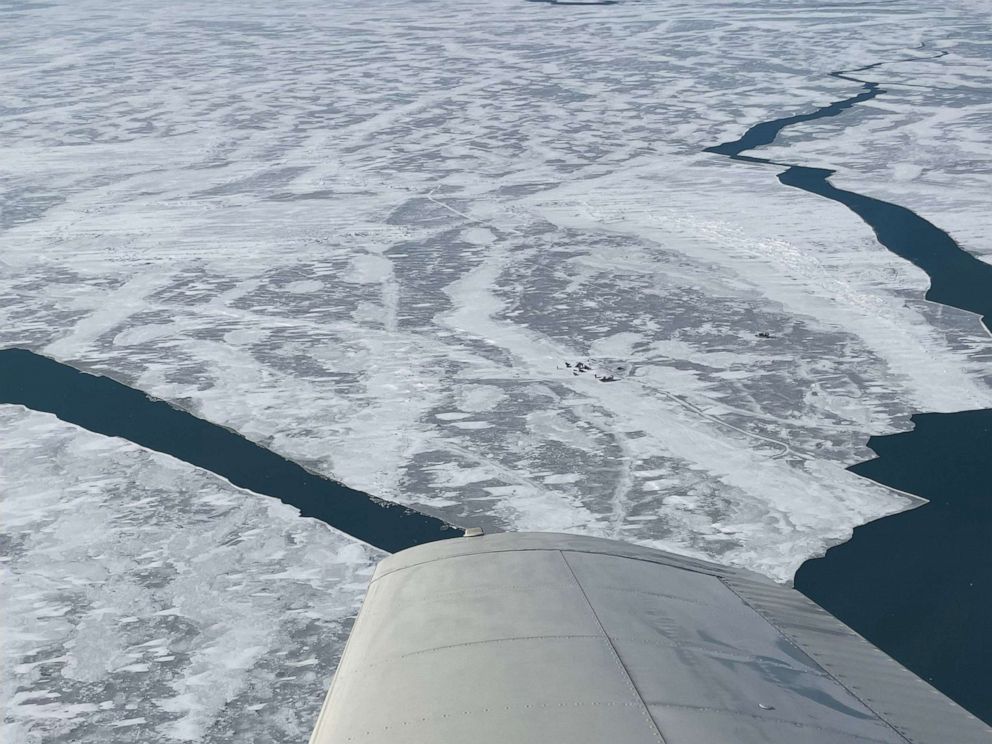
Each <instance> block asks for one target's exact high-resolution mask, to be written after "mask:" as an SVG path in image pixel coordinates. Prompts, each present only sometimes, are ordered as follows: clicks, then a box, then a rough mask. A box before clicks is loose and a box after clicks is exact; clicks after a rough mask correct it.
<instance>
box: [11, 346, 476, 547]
mask: <svg viewBox="0 0 992 744" xmlns="http://www.w3.org/2000/svg"><path fill="white" fill-rule="evenodd" d="M0 403H13V404H18V405H22V406H25V407H26V408H30V409H33V410H35V411H45V412H47V413H53V414H55V415H56V416H58V417H59V418H60V419H62V420H63V421H67V422H69V423H71V424H75V425H77V426H81V427H83V428H84V429H89V430H90V431H93V432H96V433H98V434H105V435H107V436H112V437H120V438H122V439H127V440H129V441H131V442H134V443H135V444H138V445H140V446H142V447H145V448H147V449H151V450H156V451H158V452H163V453H165V454H167V455H171V456H173V457H175V458H177V459H179V460H183V461H184V462H188V463H189V464H190V465H195V466H196V467H198V468H203V469H205V470H209V471H211V472H213V473H216V474H217V475H219V476H221V477H223V478H226V479H227V480H229V481H230V482H231V483H233V484H234V485H236V486H239V487H241V488H246V489H248V490H250V491H254V492H256V493H260V494H264V495H266V496H272V497H274V498H277V499H279V500H280V501H282V502H284V503H286V504H289V505H291V506H294V507H296V508H297V509H299V510H300V513H301V514H302V515H303V516H306V517H313V518H315V519H319V520H320V521H322V522H325V523H327V524H329V525H330V526H331V527H334V528H335V529H338V530H341V531H342V532H345V533H347V534H349V535H352V536H353V537H356V538H358V539H359V540H364V541H365V542H367V543H370V544H371V545H374V546H376V547H377V548H381V549H382V550H386V551H389V552H395V551H397V550H403V549H404V548H409V547H413V546H414V545H420V544H422V543H426V542H431V541H434V540H444V539H447V538H450V537H455V536H457V535H458V534H460V532H461V531H460V530H457V529H455V528H452V527H450V526H449V525H446V524H445V523H444V522H442V521H441V520H439V519H435V518H434V517H429V516H427V515H425V514H421V513H419V512H416V511H412V510H410V509H406V508H404V507H401V506H397V505H395V504H389V503H386V502H383V501H379V500H377V499H375V498H373V497H372V496H369V495H368V494H366V493H362V492H361V491H356V490H354V489H352V488H348V487H347V486H345V485H342V484H340V483H335V482H334V481H331V480H328V479H326V478H322V477H320V476H318V475H315V474H314V473H311V472H310V471H308V470H306V469H305V468H303V467H301V466H300V465H297V464H296V463H294V462H291V461H290V460H287V459H285V458H283V457H280V456H279V455H277V454H275V453H274V452H271V451H270V450H267V449H265V448H264V447H262V446H260V445H257V444H255V443H254V442H251V441H249V440H248V439H245V438H244V437H242V436H241V435H239V434H235V433H234V432H233V431H230V430H228V429H225V428H224V427H222V426H218V425H217V424H212V423H210V422H209V421H204V420H203V419H200V418H197V417H196V416H194V415H192V414H190V413H187V412H185V411H181V410H179V409H177V408H174V407H172V406H170V405H169V404H168V403H165V402H163V401H158V400H153V399H151V398H149V397H148V396H147V395H145V394H144V393H142V392H141V391H140V390H135V389H134V388H130V387H128V386H126V385H122V384H121V383H119V382H116V381H114V380H111V379H110V378H108V377H100V376H96V375H91V374H87V373H85V372H80V371H79V370H77V369H74V368H73V367H70V366H68V365H65V364H61V363H59V362H56V361H54V360H53V359H49V358H47V357H44V356H41V355H39V354H35V353H33V352H30V351H26V350H24V349H4V350H0Z"/></svg>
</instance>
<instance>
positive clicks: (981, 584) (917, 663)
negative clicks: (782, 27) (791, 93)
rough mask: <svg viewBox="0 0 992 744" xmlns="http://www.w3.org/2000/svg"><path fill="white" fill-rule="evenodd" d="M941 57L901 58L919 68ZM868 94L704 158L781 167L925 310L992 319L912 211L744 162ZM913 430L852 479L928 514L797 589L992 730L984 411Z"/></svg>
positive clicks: (990, 546) (987, 276)
mask: <svg viewBox="0 0 992 744" xmlns="http://www.w3.org/2000/svg"><path fill="white" fill-rule="evenodd" d="M939 56H943V53H942V54H939V55H936V56H935V57H926V58H916V59H902V60H896V61H897V62H909V61H925V60H927V59H935V58H936V57H939ZM881 64H887V63H876V64H874V65H868V66H867V67H863V68H860V69H858V70H850V71H841V72H835V73H831V75H832V76H833V77H835V78H839V79H842V80H849V81H852V82H857V83H860V84H861V85H862V88H863V91H862V92H861V93H859V94H858V95H856V96H851V97H849V98H845V99H842V100H840V101H837V102H835V103H832V104H829V105H828V106H823V107H821V108H819V109H816V110H815V111H813V112H812V113H809V114H800V115H796V116H789V117H784V118H781V119H775V120H772V121H768V122H762V123H760V124H757V125H755V126H753V127H751V128H750V129H748V130H747V131H746V132H745V133H744V134H743V135H742V136H741V137H740V138H739V139H737V140H734V141H733V142H726V143H723V144H721V145H717V146H714V147H709V148H706V152H712V153H715V154H719V155H725V156H727V157H729V158H731V159H733V160H737V161H742V162H749V163H757V164H764V165H771V166H778V167H780V168H784V170H783V171H781V172H780V173H779V175H778V180H779V181H780V182H781V183H782V184H783V185H784V186H789V187H791V188H796V189H800V190H802V191H805V192H807V193H810V194H815V195H817V196H820V197H823V198H825V199H830V200H831V201H835V202H837V203H839V204H843V205H844V206H845V207H847V208H848V209H850V210H851V211H852V212H854V214H856V215H857V216H858V217H859V218H861V220H863V221H864V222H865V223H866V224H867V225H868V226H869V227H871V229H872V230H873V231H874V233H875V237H876V238H877V239H878V242H879V243H880V244H881V245H883V246H884V247H885V248H887V249H888V250H890V251H891V252H892V253H894V254H896V255H897V256H900V257H901V258H904V259H906V260H907V261H910V262H912V263H913V264H915V265H916V266H918V267H919V268H920V269H922V270H923V271H924V272H926V274H927V276H929V278H930V289H929V290H928V291H927V294H926V298H927V299H928V300H930V301H931V302H937V303H940V304H942V305H948V306H950V307H956V308H960V309H962V310H967V311H969V312H973V313H976V314H978V315H980V316H982V319H983V322H984V324H985V325H986V328H988V327H989V325H990V318H992V265H989V264H987V263H985V262H983V261H981V260H979V259H977V258H975V257H974V256H973V255H971V254H969V253H967V252H966V251H964V250H962V249H961V247H960V246H959V245H958V244H957V243H956V242H955V241H954V239H953V238H952V237H951V236H950V235H948V234H947V233H946V232H945V231H943V230H941V229H940V228H938V227H937V226H936V225H934V224H932V223H931V222H929V221H927V220H925V219H923V218H922V217H920V216H919V215H918V214H916V213H915V212H913V211H912V210H909V209H906V208H905V207H901V206H899V205H897V204H891V203H889V202H885V201H882V200H880V199H874V198H872V197H870V196H865V195H864V194H859V193H857V192H854V191H847V190H844V189H839V188H837V187H836V186H834V185H833V184H832V183H830V177H831V176H832V175H833V174H834V172H835V171H832V170H827V169H823V168H809V167H805V166H800V165H794V164H790V163H780V162H775V161H772V160H768V159H765V158H758V157H753V156H748V155H744V154H743V153H745V152H746V151H748V150H751V149H753V148H755V147H760V146H762V145H768V144H771V143H772V142H773V141H774V140H775V138H776V137H777V136H778V134H779V133H780V132H781V131H782V130H783V129H785V128H786V127H789V126H792V125H795V124H800V123H803V122H809V121H814V120H817V119H823V118H828V117H833V116H837V115H839V114H841V113H843V112H844V111H846V110H847V109H849V108H851V107H852V106H855V105H856V104H858V103H863V102H865V101H868V100H871V99H872V98H875V97H876V96H879V95H881V94H883V93H885V91H884V90H883V89H882V88H880V87H879V86H878V84H877V83H872V82H867V81H864V80H858V79H856V78H853V77H849V74H850V73H856V72H863V71H865V70H870V69H874V68H876V67H878V66H880V65H881ZM913 421H914V422H915V424H916V428H915V429H913V430H912V431H909V432H903V433H900V434H894V435H891V436H885V437H872V438H871V439H870V440H869V442H868V446H869V447H871V448H872V449H873V450H874V451H875V452H876V453H877V454H878V457H877V458H876V459H874V460H870V461H868V462H865V463H861V464H859V465H854V466H852V467H851V468H849V469H850V470H851V471H852V472H854V473H857V474H858V475H861V476H864V477H866V478H871V479H872V480H874V481H877V482H879V483H882V484H885V485H888V486H891V487H893V488H898V489H900V490H902V491H906V492H908V493H913V494H917V495H919V496H922V497H924V498H926V499H929V501H930V503H928V504H926V505H924V506H921V507H919V508H917V509H914V510H912V511H908V512H904V513H902V514H898V515H895V516H891V517H886V518H884V519H880V520H877V521H875V522H872V523H870V524H867V525H864V526H861V527H858V528H857V529H856V530H854V536H853V537H852V538H851V540H849V541H848V542H846V543H844V544H842V545H838V546H835V547H833V548H831V549H830V550H828V551H827V553H826V555H825V556H824V557H823V558H818V559H814V560H810V561H807V562H806V563H804V564H803V565H802V567H801V568H800V569H799V572H798V573H797V574H796V578H795V587H796V588H797V589H798V590H799V591H801V592H803V593H804V594H806V595H807V596H808V597H810V598H811V599H813V600H814V601H816V602H817V603H819V604H820V605H821V606H823V607H824V608H826V609H827V610H829V611H830V612H831V613H833V614H834V615H836V616H837V617H838V618H840V619H841V620H842V621H844V622H845V623H847V624H848V625H850V626H851V627H852V628H854V629H855V630H856V631H858V632H859V633H861V634H862V635H864V636H865V637H866V638H868V639H869V640H870V641H871V642H872V643H874V644H875V645H877V646H878V647H879V648H881V649H882V650H883V651H885V652H887V653H888V654H890V655H891V656H893V657H894V658H895V659H897V660H898V661H900V662H901V663H902V664H904V665H905V666H907V667H908V668H909V669H911V670H913V671H914V672H916V673H917V674H918V675H920V676H921V677H923V678H925V679H926V680H928V681H929V682H931V683H932V684H933V685H934V686H935V687H937V688H939V689H940V690H942V691H943V692H945V693H946V694H947V695H948V696H950V697H951V698H953V699H954V700H956V701H958V702H959V703H961V704H962V705H964V706H965V707H966V708H968V709H969V710H971V711H972V712H974V713H975V714H976V715H978V716H979V717H981V718H982V719H984V720H985V721H987V722H990V723H992V694H990V693H989V692H988V691H989V690H992V645H990V644H989V642H988V627H989V623H990V622H992V595H990V592H992V486H990V484H992V411H989V410H983V411H962V412H959V413H947V414H918V415H916V416H914V417H913Z"/></svg>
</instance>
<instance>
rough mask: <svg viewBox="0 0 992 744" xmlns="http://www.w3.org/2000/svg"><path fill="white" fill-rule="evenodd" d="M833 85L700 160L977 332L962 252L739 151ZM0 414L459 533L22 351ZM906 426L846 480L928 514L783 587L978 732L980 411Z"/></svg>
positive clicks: (983, 430) (6, 362) (386, 536)
mask: <svg viewBox="0 0 992 744" xmlns="http://www.w3.org/2000/svg"><path fill="white" fill-rule="evenodd" d="M901 61H907V60H901ZM878 66H879V64H876V65H870V66H868V67H866V68H862V70H860V71H863V70H867V69H873V68H875V67H878ZM855 72H858V71H855ZM833 76H834V77H837V78H840V79H844V80H851V81H854V82H858V83H861V85H862V88H863V90H862V92H861V93H859V94H857V95H855V96H852V97H850V98H846V99H843V100H841V101H838V102H836V103H833V104H830V105H829V106H825V107H823V108H820V109H817V110H816V111H814V112H812V113H809V114H800V115H795V116H790V117H785V118H782V119H776V120H773V121H769V122H763V123H761V124H758V125H756V126H754V127H752V128H751V129H749V130H748V131H747V132H746V133H745V134H744V135H743V136H742V137H741V138H740V139H739V140H736V141H734V142H729V143H725V144H723V145H718V146H716V147H712V148H709V149H708V151H709V152H713V153H716V154H720V155H726V156H728V157H730V158H732V159H735V160H741V161H748V162H752V163H763V164H766V165H769V166H779V167H780V168H781V169H784V170H781V172H780V173H779V174H778V180H779V181H780V182H781V183H782V184H783V185H785V186H789V187H792V188H798V189H801V190H803V191H806V192H808V193H811V194H815V195H817V196H820V197H823V198H826V199H830V200H832V201H836V202H838V203H840V204H843V205H844V206H846V207H848V208H849V209H851V211H853V212H854V213H855V214H857V215H858V216H859V217H860V218H861V219H862V220H864V221H865V223H866V224H867V225H868V226H869V227H871V229H872V230H873V231H874V233H875V235H876V237H877V238H878V241H879V242H880V243H881V244H882V245H883V246H885V247H886V248H888V249H889V250H890V251H892V252H893V253H895V254H896V255H898V256H901V257H902V258H905V259H906V260H909V261H912V262H913V263H914V264H916V265H917V266H919V267H920V268H921V269H923V270H924V271H925V272H926V273H927V274H928V275H929V276H930V279H931V283H932V286H931V288H930V290H929V292H928V293H927V298H928V299H929V300H931V301H933V302H939V303H941V304H945V305H950V306H952V307H958V308H963V309H966V310H970V311H972V312H975V313H978V314H979V315H981V316H983V317H984V318H985V319H986V321H987V319H988V318H990V316H992V266H989V265H988V264H985V263H983V262H981V261H978V260H977V259H975V258H974V257H973V256H971V255H969V254H968V253H967V252H965V251H963V250H962V249H961V248H960V246H958V244H957V243H956V242H955V241H954V240H953V238H951V236H950V235H948V234H947V233H946V232H944V231H943V230H941V229H940V228H938V227H937V226H935V225H933V224H932V223H930V222H928V221H927V220H924V219H923V218H922V217H920V216H919V215H917V214H915V213H914V212H912V211H911V210H909V209H906V208H904V207H901V206H898V205H896V204H891V203H888V202H884V201H881V200H878V199H874V198H872V197H870V196H867V195H864V194H859V193H856V192H853V191H846V190H843V189H839V188H837V187H835V186H834V185H833V184H832V183H830V180H829V179H830V176H831V175H833V171H830V170H824V169H816V168H807V167H803V166H799V165H791V164H785V163H773V162H771V161H769V160H765V159H761V158H755V157H749V156H745V155H743V154H742V153H744V152H746V151H748V150H750V149H753V148H755V147H759V146H761V145H765V144H769V143H771V142H772V141H774V139H775V137H776V136H777V135H778V133H779V132H781V131H782V130H783V129H784V128H786V127H788V126H792V125H795V124H801V123H803V122H808V121H813V120H816V119H821V118H826V117H833V116H838V115H840V114H842V113H843V112H844V111H846V110H847V109H849V108H851V107H852V106H855V105H857V104H858V103H861V102H863V101H867V100H870V99H871V98H874V97H876V96H878V95H881V94H882V93H884V92H885V91H884V90H882V89H881V88H879V87H878V84H877V83H871V82H866V81H861V80H856V79H854V78H851V77H848V76H847V73H842V72H838V73H833ZM827 227H828V226H825V228H827ZM0 403H15V404H20V405H24V406H26V407H28V408H32V409H34V410H38V411H47V412H50V413H54V414H55V415H56V416H58V417H59V418H61V419H63V420H65V421H68V422H71V423H74V424H77V425H79V426H82V427H84V428H86V429H89V430H91V431H94V432H98V433H100V434H105V435H109V436H118V437H122V438H125V439H128V440H130V441H132V442H135V443H137V444H139V445H142V446H144V447H147V448H149V449H153V450H157V451H159V452H164V453H166V454H169V455H172V456H174V457H177V458H178V459H181V460H184V461H186V462H188V463H191V464H193V465H196V466H198V467H201V468H205V469H207V470H210V471H212V472H214V473H217V474H218V475H220V476H222V477H224V478H226V479H228V480H229V481H231V482H232V483H234V484H235V485H237V486H241V487H243V488H247V489H250V490H252V491H255V492H257V493H262V494H266V495H269V496H273V497H275V498H278V499H280V500H281V501H284V502H286V503H288V504H291V505H293V506H295V507H297V508H299V509H300V510H301V512H302V513H303V514H304V515H305V516H311V517H315V518H317V519H320V520H322V521H324V522H326V523H327V524H329V525H332V526H334V527H336V528H338V529H340V530H342V531H344V532H346V533H348V534H351V535H354V536H355V537H358V538H359V539H362V540H365V541H366V542H368V543H371V544H372V545H375V546H377V547H379V548H382V549H383V550H387V551H390V552H393V551H397V550H402V549H404V548H407V547H411V546H413V545H419V544H421V543H424V542H430V541H433V540H439V539H444V538H447V537H453V536H455V535H457V534H458V531H457V530H455V529H453V528H451V527H450V526H448V525H446V524H444V523H443V522H441V521H440V520H437V519H434V518H432V517H428V516H426V515H423V514H420V513H418V512H415V511H411V510H409V509H404V508H402V507H398V506H394V505H389V504H385V503H383V502H380V501H378V500H376V499H374V498H372V497H371V496H369V495H367V494H364V493H361V492H360V491H355V490H354V489H351V488H348V487H346V486H344V485H342V484H339V483H335V482H333V481H330V480H328V479H326V478H322V477H320V476H318V475H315V474H313V473H311V472H309V471H307V470H306V469H304V468H302V467H301V466H299V465H297V464H296V463H293V462H291V461H289V460H286V459H285V458H282V457H280V456H279V455H276V454H275V453H273V452H271V451H269V450H267V449H265V448H264V447H261V446H259V445H257V444H254V443H253V442H250V441H249V440H247V439H245V438H244V437H242V436H240V435H238V434H236V433H234V432H232V431H229V430H227V429H224V428H223V427H220V426H217V425H215V424H211V423H210V422H208V421H204V420H203V419H199V418H197V417H195V416H193V415H192V414H189V413H186V412H184V411H181V410H178V409H176V408H173V407H172V406H170V405H168V404H166V403H164V402H161V401H155V400H152V399H150V398H148V397H147V396H146V395H145V394H143V393H142V392H140V391H138V390H134V389H132V388H129V387H127V386H125V385H122V384H120V383H117V382H115V381H113V380H110V379H108V378H106V377H99V376H94V375H89V374H86V373H83V372H80V371H78V370H76V369H73V368H72V367H69V366H66V365H63V364H60V363H58V362H55V361H53V360H51V359H48V358H46V357H43V356H39V355H37V354H33V353H31V352H29V351H25V350H20V349H7V350H0ZM913 421H914V422H915V424H916V428H915V429H914V430H913V431H910V432H905V433H901V434H895V435H891V436H886V437H873V438H871V439H870V440H869V446H870V447H871V448H872V449H873V450H874V451H875V452H877V453H878V455H879V457H878V458H877V459H874V460H871V461H869V462H866V463H861V464H859V465H855V466H853V467H852V468H851V470H853V471H854V472H856V473H858V474H859V475H863V476H865V477H868V478H871V479H873V480H876V481H878V482H879V483H884V484H887V485H890V486H893V487H895V488H898V489H901V490H903V491H907V492H910V493H914V494H918V495H920V496H923V497H925V498H927V499H929V500H930V503H929V504H927V505H926V506H922V507H920V508H917V509H915V510H913V511H910V512H906V513H903V514H899V515H896V516H893V517H887V518H885V519H881V520H878V521H876V522H873V523H871V524H868V525H865V526H863V527H859V528H858V529H856V530H855V532H854V537H853V539H852V540H850V541H849V542H847V543H844V544H843V545H839V546H837V547H834V548H831V549H830V550H829V551H828V552H827V554H826V556H825V557H824V558H820V559H816V560H811V561H807V562H806V563H805V564H804V565H803V566H802V568H801V569H800V570H799V573H798V574H797V576H796V580H795V585H796V588H797V589H799V590H800V591H802V592H803V593H805V594H806V595H807V596H809V597H810V598H812V599H813V600H815V601H816V602H817V603H819V604H820V605H822V606H823V607H825V608H826V609H828V610H829V611H830V612H832V613H834V614H835V615H836V616H837V617H839V618H840V619H841V620H843V621H844V622H846V623H847V624H848V625H850V626H851V627H853V628H854V629H855V630H857V631H858V632H860V633H861V634H862V635H864V636H865V637H867V638H868V639H869V640H871V641H872V642H873V643H874V644H876V645H877V646H879V647H880V648H882V649H883V650H884V651H886V652H888V653H889V654H890V655H892V656H893V657H895V658H896V659H898V660H899V661H900V662H902V663H903V664H905V665H906V666H907V667H909V668H910V669H912V670H913V671H915V672H916V673H917V674H919V675H920V676H922V677H924V678H925V679H927V680H928V681H930V682H931V683H932V684H934V685H935V686H936V687H938V688H939V689H941V690H942V691H944V692H945V693H946V694H948V695H949V696H950V697H952V698H954V699H955V700H957V701H958V702H960V703H961V704H963V705H964V706H965V707H967V708H969V709H970V710H971V711H973V712H974V713H975V714H976V715H978V716H980V717H982V718H983V719H985V720H986V721H988V722H990V723H992V644H990V642H989V640H988V637H989V628H990V624H992V487H990V484H992V411H963V412H960V413H952V414H919V415H917V416H914V417H913Z"/></svg>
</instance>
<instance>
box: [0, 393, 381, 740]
mask: <svg viewBox="0 0 992 744" xmlns="http://www.w3.org/2000/svg"><path fill="white" fill-rule="evenodd" d="M0 432H2V434H0V499H2V501H0V515H2V520H0V546H2V561H0V590H2V595H3V609H2V610H0V654H2V663H0V700H2V708H3V718H4V722H3V723H2V724H0V725H2V729H0V739H3V741H5V742H10V743H11V744H14V742H18V743H19V744H35V743H39V744H40V742H46V743H48V742H52V743H54V742H72V743H73V744H77V743H79V742H94V743H96V742H108V741H140V742H172V741H196V742H230V741H235V740H237V741H253V742H263V741H267V742H275V741H287V742H288V741H305V740H306V738H307V736H308V735H309V731H310V728H311V727H312V726H313V723H314V721H315V720H316V716H317V711H318V710H319V708H320V704H321V703H322V702H323V697H324V693H325V692H326V690H327V685H328V682H329V681H330V678H331V675H332V673H333V670H334V667H335V665H336V662H337V658H338V655H339V654H340V652H341V649H342V647H343V642H344V639H345V638H346V637H347V634H348V631H349V629H350V627H351V621H352V618H353V617H354V615H355V612H356V611H357V608H358V605H359V603H360V602H361V598H362V596H363V594H364V592H365V586H366V584H367V582H368V579H369V577H370V576H371V568H372V565H373V564H374V563H375V562H376V561H378V560H379V559H381V558H382V554H381V553H380V552H379V551H377V550H375V549H373V548H370V547H368V546H367V545H364V544H362V543H358V542H356V541H354V540H352V539H350V538H348V537H347V536H344V535H341V534H340V533H337V532H334V531H333V530H331V529H330V528H328V527H326V526H325V525H323V524H321V523H319V522H316V521H314V520H312V519H301V518H300V516H299V514H298V512H297V511H296V510H295V509H292V508H291V507H288V506H286V505H284V504H281V503H279V502H278V501H276V500H275V499H270V498H267V497H262V496H258V495H256V494H253V493H250V492H246V491H241V490H239V489H236V488H234V487H233V486H231V485H230V484H228V483H227V482H225V481H223V480H221V479H220V478H217V477H216V476H213V475H211V474H208V473H203V472H202V471H199V470H197V469H195V468H193V467H191V466H189V465H186V464H185V463H182V462H178V461H176V460H173V459H172V458H170V457H167V456H165V455H160V454H157V453H152V452H148V451H146V450H143V449H141V448H139V447H137V446H135V445H133V444H131V443H129V442H124V441H121V440H117V439H111V438H109V437H103V436H100V435H97V434H92V433H90V432H87V431H82V430H79V429H77V428H76V427H73V426H70V425H69V424H65V423H63V422H61V421H59V420H57V419H56V418H54V417H53V416H50V415H48V414H41V413H36V412H30V411H25V410H24V409H22V408H20V407H17V406H0Z"/></svg>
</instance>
